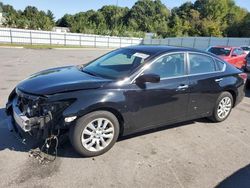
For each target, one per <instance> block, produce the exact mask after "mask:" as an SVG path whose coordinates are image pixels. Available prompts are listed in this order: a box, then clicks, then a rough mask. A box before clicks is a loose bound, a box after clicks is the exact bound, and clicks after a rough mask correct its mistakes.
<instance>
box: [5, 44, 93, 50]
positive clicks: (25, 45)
mask: <svg viewBox="0 0 250 188" xmlns="http://www.w3.org/2000/svg"><path fill="white" fill-rule="evenodd" d="M0 46H3V47H23V48H27V49H53V48H88V47H87V46H73V45H72V46H71V45H70V46H64V45H49V44H34V45H31V44H16V43H13V44H10V43H0Z"/></svg>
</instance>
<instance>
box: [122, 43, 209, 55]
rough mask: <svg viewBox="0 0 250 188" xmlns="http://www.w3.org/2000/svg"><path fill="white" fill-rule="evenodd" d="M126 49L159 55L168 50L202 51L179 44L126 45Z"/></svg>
mask: <svg viewBox="0 0 250 188" xmlns="http://www.w3.org/2000/svg"><path fill="white" fill-rule="evenodd" d="M124 48H125V49H131V50H136V51H140V52H144V53H147V54H150V55H157V54H161V53H166V52H174V51H193V52H202V53H206V52H204V51H201V50H197V49H194V48H186V47H177V46H162V45H158V46H157V45H138V46H129V47H124Z"/></svg>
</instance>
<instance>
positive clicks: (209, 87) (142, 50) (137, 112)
mask: <svg viewBox="0 0 250 188" xmlns="http://www.w3.org/2000/svg"><path fill="white" fill-rule="evenodd" d="M245 82H246V74H245V73H242V72H241V71H240V70H238V69H236V68H235V67H233V66H232V65H230V64H228V63H227V62H225V61H223V60H222V59H220V58H218V57H217V56H215V55H213V54H210V53H207V52H203V51H198V50H194V49H189V48H178V47H167V46H133V47H127V48H121V49H118V50H115V51H112V52H110V53H108V54H106V55H104V56H102V57H100V58H98V59H96V60H93V61H92V62H90V63H88V64H86V65H80V66H68V67H60V68H53V69H49V70H45V71H41V72H39V73H36V74H34V75H31V76H30V77H29V78H27V79H25V80H24V81H22V82H21V83H20V84H18V85H17V86H16V88H15V89H14V90H13V92H12V93H11V94H10V96H9V100H8V103H7V106H6V111H7V114H8V115H9V116H10V117H11V118H12V119H13V121H12V122H13V126H14V128H15V130H18V131H19V132H20V131H21V132H28V133H29V134H32V135H34V136H36V137H39V138H42V139H46V138H49V137H51V136H54V135H57V134H58V133H59V132H61V133H67V132H69V138H70V141H71V143H72V145H73V147H74V148H75V150H76V151H77V152H79V153H80V154H81V155H83V156H96V155H100V154H103V153H105V152H106V151H108V150H109V149H110V148H111V147H112V146H113V145H114V143H115V142H116V140H117V138H118V137H119V136H123V135H128V134H132V133H135V132H139V131H143V130H147V129H152V128H155V127H159V126H166V125H169V124H173V123H177V122H182V121H187V120H192V119H197V118H202V117H208V118H210V119H211V120H213V121H214V122H221V121H224V120H225V119H226V118H227V117H228V116H229V114H230V112H231V110H232V108H233V107H234V106H236V105H237V104H238V103H239V102H240V101H241V100H242V99H243V97H244V95H245V93H244V88H245Z"/></svg>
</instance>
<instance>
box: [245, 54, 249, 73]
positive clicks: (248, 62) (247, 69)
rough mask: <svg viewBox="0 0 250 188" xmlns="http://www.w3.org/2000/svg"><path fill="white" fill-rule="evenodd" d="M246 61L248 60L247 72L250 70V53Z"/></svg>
mask: <svg viewBox="0 0 250 188" xmlns="http://www.w3.org/2000/svg"><path fill="white" fill-rule="evenodd" d="M246 61H247V63H246V68H245V70H246V71H247V72H250V53H249V54H248V55H247V57H246Z"/></svg>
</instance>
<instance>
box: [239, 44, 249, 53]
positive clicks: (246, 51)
mask: <svg viewBox="0 0 250 188" xmlns="http://www.w3.org/2000/svg"><path fill="white" fill-rule="evenodd" d="M241 48H242V50H244V52H245V53H246V54H249V52H250V46H241Z"/></svg>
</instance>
